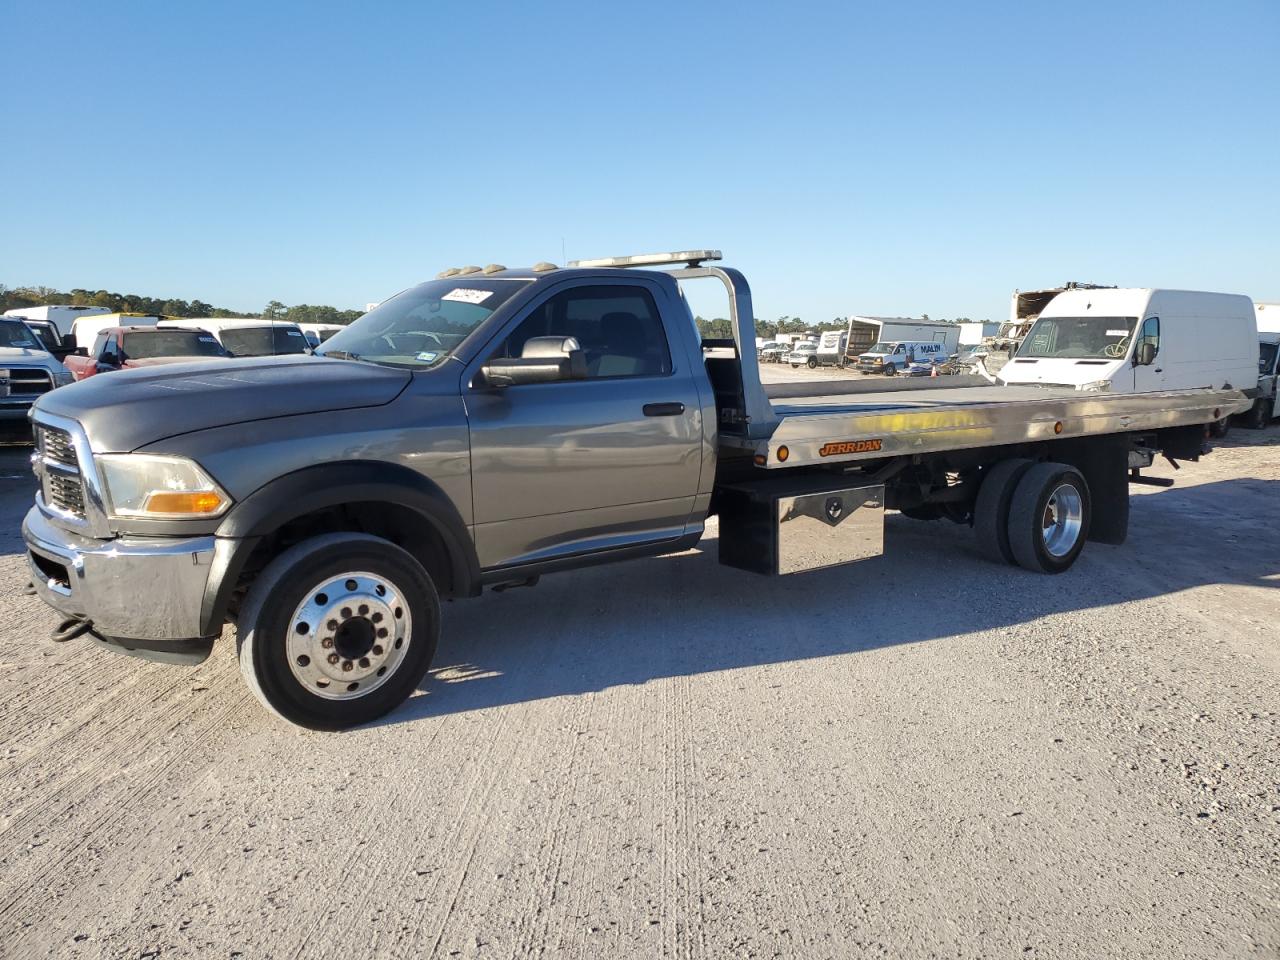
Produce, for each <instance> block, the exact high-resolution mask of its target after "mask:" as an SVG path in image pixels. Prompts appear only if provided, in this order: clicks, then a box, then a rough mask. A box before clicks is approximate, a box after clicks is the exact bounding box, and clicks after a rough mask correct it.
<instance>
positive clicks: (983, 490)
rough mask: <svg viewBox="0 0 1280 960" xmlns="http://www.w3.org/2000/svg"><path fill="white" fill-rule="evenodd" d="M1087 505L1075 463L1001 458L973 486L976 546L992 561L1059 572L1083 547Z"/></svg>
mask: <svg viewBox="0 0 1280 960" xmlns="http://www.w3.org/2000/svg"><path fill="white" fill-rule="evenodd" d="M1091 508H1092V504H1091V500H1090V497H1089V486H1088V484H1087V483H1085V479H1084V477H1083V476H1082V475H1081V474H1080V472H1079V471H1078V470H1076V469H1075V467H1071V466H1068V465H1066V464H1063V463H1035V464H1033V463H1032V462H1031V461H1029V460H1022V459H1013V460H1005V461H1002V462H1001V463H997V464H996V465H994V466H993V467H991V468H990V469H989V470H988V471H987V475H986V476H985V477H984V479H983V481H982V486H981V487H980V488H979V490H978V498H977V502H976V504H975V506H974V526H975V527H976V533H977V537H978V546H979V549H980V550H981V551H982V553H983V554H984V555H985V556H987V557H988V558H989V559H991V560H996V561H1000V560H1003V561H1005V562H1006V563H1015V564H1017V565H1018V566H1020V567H1022V568H1024V569H1026V570H1032V571H1035V572H1037V573H1062V572H1063V571H1065V570H1068V569H1070V567H1071V565H1072V564H1073V563H1075V562H1076V558H1077V557H1078V556H1080V551H1081V550H1083V549H1084V544H1085V540H1086V539H1087V538H1088V536H1089V519H1090V514H1091Z"/></svg>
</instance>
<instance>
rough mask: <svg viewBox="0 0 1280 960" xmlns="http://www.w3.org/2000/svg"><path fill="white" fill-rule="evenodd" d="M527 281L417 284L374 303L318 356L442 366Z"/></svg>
mask: <svg viewBox="0 0 1280 960" xmlns="http://www.w3.org/2000/svg"><path fill="white" fill-rule="evenodd" d="M527 282H528V281H517V280H485V279H480V278H477V277H475V276H463V277H451V278H449V279H446V280H432V281H430V282H429V283H421V284H419V285H418V286H416V287H410V288H409V289H408V290H405V291H404V292H403V293H398V294H396V295H395V296H394V297H392V298H391V299H390V300H385V301H383V302H382V303H380V304H378V306H376V307H374V308H373V309H372V310H370V311H369V312H368V313H366V314H365V315H364V316H363V317H361V318H360V319H359V320H356V321H355V322H354V323H352V324H351V326H349V327H347V329H345V330H343V331H342V332H341V333H337V334H334V336H333V337H332V338H330V339H329V340H326V341H325V343H324V345H323V346H322V347H320V349H318V350H317V351H316V353H317V354H319V355H320V356H326V357H339V358H343V357H347V358H351V359H355V360H369V361H371V362H373V363H382V364H386V365H388V366H393V367H409V368H411V369H415V370H425V369H426V368H428V367H433V366H435V365H436V364H439V363H443V362H444V360H445V358H446V357H448V356H449V355H450V354H451V353H453V351H454V350H456V349H457V347H458V344H460V343H462V341H463V340H465V339H466V338H467V335H468V334H469V333H471V331H473V330H475V329H476V328H477V327H478V326H480V324H482V323H484V321H485V320H487V319H489V317H490V315H492V314H493V312H494V311H495V310H497V309H498V307H500V306H501V305H502V304H503V303H505V302H506V301H507V300H509V299H511V297H513V296H514V295H515V294H517V293H519V292H520V291H521V290H523V289H524V287H525V283H527Z"/></svg>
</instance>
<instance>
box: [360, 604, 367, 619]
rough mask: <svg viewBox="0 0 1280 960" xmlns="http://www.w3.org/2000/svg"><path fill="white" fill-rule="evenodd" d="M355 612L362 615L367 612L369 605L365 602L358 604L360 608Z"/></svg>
mask: <svg viewBox="0 0 1280 960" xmlns="http://www.w3.org/2000/svg"><path fill="white" fill-rule="evenodd" d="M357 612H358V613H359V614H360V616H362V617H363V616H364V615H365V614H366V613H368V612H369V605H368V604H367V603H362V604H360V608H359V610H358V611H357Z"/></svg>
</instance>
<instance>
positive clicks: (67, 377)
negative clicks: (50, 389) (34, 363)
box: [53, 370, 76, 387]
mask: <svg viewBox="0 0 1280 960" xmlns="http://www.w3.org/2000/svg"><path fill="white" fill-rule="evenodd" d="M75 382H76V378H75V376H74V375H73V374H72V373H71V371H70V370H54V371H53V385H54V386H55V387H65V386H66V385H67V384H69V383H75Z"/></svg>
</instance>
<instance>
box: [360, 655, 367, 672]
mask: <svg viewBox="0 0 1280 960" xmlns="http://www.w3.org/2000/svg"><path fill="white" fill-rule="evenodd" d="M360 666H361V668H363V669H365V670H368V669H369V658H368V657H361V658H360Z"/></svg>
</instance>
